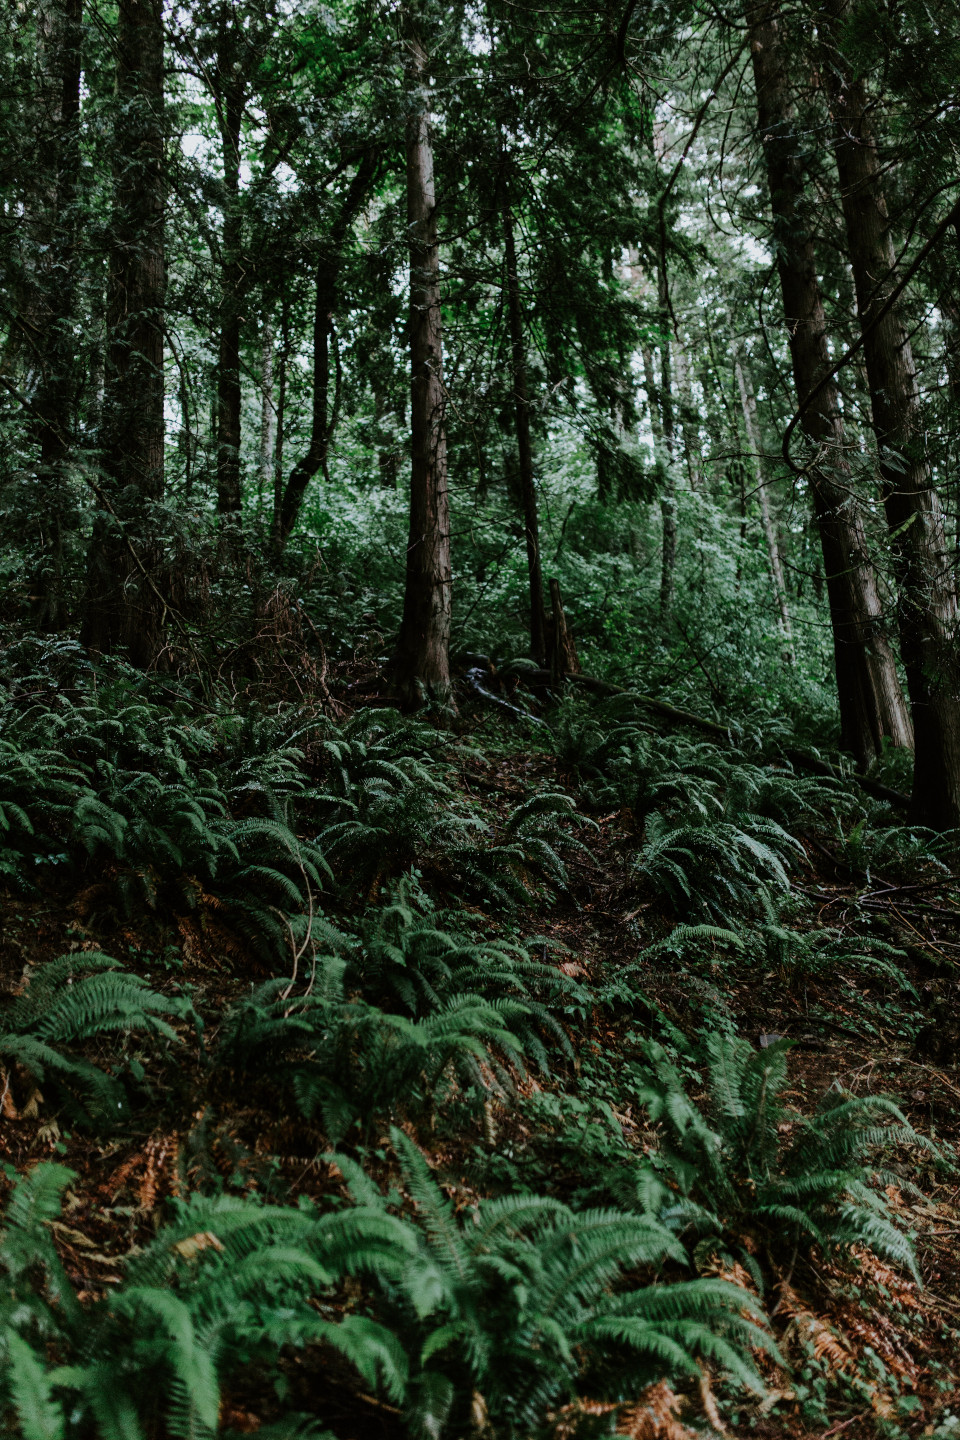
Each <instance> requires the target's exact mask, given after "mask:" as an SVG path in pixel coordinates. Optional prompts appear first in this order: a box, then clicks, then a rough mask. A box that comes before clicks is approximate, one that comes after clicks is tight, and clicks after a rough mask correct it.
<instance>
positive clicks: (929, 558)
mask: <svg viewBox="0 0 960 1440" xmlns="http://www.w3.org/2000/svg"><path fill="white" fill-rule="evenodd" d="M847 13H848V7H847V4H846V0H827V4H826V21H827V23H826V27H825V35H826V39H825V49H826V52H827V53H826V54H825V56H824V62H825V63H824V65H823V78H824V83H825V85H826V89H827V93H828V96H829V98H830V104H831V109H832V113H833V121H834V134H835V142H834V144H835V153H836V159H837V172H838V176H839V181H840V198H841V203H842V206H843V217H844V225H845V229H846V236H847V247H848V250H849V255H850V262H851V265H852V267H853V277H854V283H855V285H856V291H857V306H858V309H859V312H860V324H861V326H862V329H863V337H864V345H863V353H864V361H865V364H866V370H867V377H868V379H869V382H870V400H871V407H872V411H873V427H874V431H875V434H876V437H877V445H878V448H879V452H880V473H881V480H882V486H883V489H882V496H883V504H884V510H885V512H886V517H887V525H888V527H889V532H890V544H891V550H892V553H893V559H894V565H895V569H896V574H897V581H898V584H899V592H900V593H899V606H898V620H899V628H900V653H901V656H902V659H903V665H904V670H905V672H906V676H907V689H908V692H909V695H910V705H911V711H912V715H913V730H914V736H915V740H916V760H915V765H914V781H913V795H912V812H913V818H914V819H915V820H916V821H919V822H920V823H922V824H925V825H930V826H932V827H933V828H935V829H944V828H948V827H951V826H956V825H960V658H958V656H957V652H956V639H957V595H956V588H955V580H954V575H953V567H952V563H951V558H952V557H951V556H950V555H949V553H948V548H947V542H946V534H945V526H944V517H943V511H942V508H941V505H940V498H939V496H938V494H937V492H936V490H935V489H934V486H933V479H932V475H931V470H930V461H929V457H928V455H927V452H926V446H925V439H924V427H923V417H922V414H921V407H920V395H919V391H918V387H917V375H916V367H915V365H914V360H913V352H912V349H911V346H910V337H909V334H908V332H907V328H906V325H905V323H904V320H903V318H902V315H901V313H900V310H899V308H898V307H897V306H896V305H893V306H891V307H890V308H889V309H887V311H886V313H885V314H884V313H882V311H883V307H884V304H885V302H886V300H887V297H888V296H889V294H890V291H891V289H892V286H893V283H894V277H893V271H894V265H895V259H896V257H895V253H894V248H893V237H892V235H891V232H890V218H889V214H888V212H887V205H886V199H885V196H884V192H883V186H882V181H881V177H880V165H879V159H878V155H877V148H876V143H875V140H874V137H873V134H872V132H871V129H870V125H869V120H868V114H869V108H870V107H869V102H868V98H867V94H866V91H865V88H864V85H863V83H862V81H861V80H860V79H859V78H858V77H857V76H856V75H855V74H854V73H853V71H852V68H851V66H850V64H849V62H848V60H847V58H846V56H845V55H844V53H843V52H842V51H841V50H840V49H838V48H837V47H836V45H835V44H834V43H832V39H833V38H834V37H835V35H836V33H837V31H838V30H839V27H840V25H841V24H842V22H843V20H844V19H845V17H846V15H847Z"/></svg>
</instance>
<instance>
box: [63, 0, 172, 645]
mask: <svg viewBox="0 0 960 1440" xmlns="http://www.w3.org/2000/svg"><path fill="white" fill-rule="evenodd" d="M114 137H115V138H114V155H115V162H114V164H115V170H114V191H113V214H112V217H111V228H110V246H111V248H110V257H109V273H108V289H107V354H106V377H105V386H106V388H105V394H104V407H103V425H102V432H101V433H102V449H103V469H104V476H103V482H102V495H103V501H104V504H103V506H102V508H101V510H100V512H99V513H98V516H97V519H96V523H95V526H94V534H93V538H92V540H91V545H90V554H89V560H88V569H87V590H86V599H85V614H84V622H83V627H82V631H81V639H82V640H83V642H84V644H86V645H87V646H89V648H90V649H92V650H98V651H111V650H116V649H120V648H125V649H126V651H127V653H128V654H129V656H130V659H131V660H132V661H133V663H134V664H135V665H139V666H141V667H145V666H147V665H149V664H151V663H153V662H154V661H155V660H156V658H157V656H158V654H159V652H160V650H161V647H162V628H163V615H164V605H163V601H162V599H161V597H160V593H159V589H158V582H157V579H156V572H157V568H158V565H159V558H160V557H159V548H158V545H157V543H156V540H155V538H154V537H155V533H156V531H155V522H154V517H153V514H152V508H153V504H154V503H155V502H156V501H157V500H159V499H160V497H161V495H162V493H163V440H164V420H163V306H164V298H165V269H164V248H163V239H164V236H163V225H164V165H163V137H164V122H163V0H120V6H119V23H118V30H117V113H116V121H115V130H114Z"/></svg>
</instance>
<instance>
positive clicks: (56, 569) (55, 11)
mask: <svg viewBox="0 0 960 1440" xmlns="http://www.w3.org/2000/svg"><path fill="white" fill-rule="evenodd" d="M81 20H82V0H51V3H48V4H46V5H44V6H43V7H42V8H41V11H40V13H39V15H38V32H39V33H38V49H39V54H38V60H39V71H40V77H39V78H40V95H39V109H38V114H37V152H36V153H37V164H36V173H35V175H34V176H33V179H32V183H31V184H30V186H29V191H28V199H27V203H26V206H25V214H24V230H25V233H26V235H27V236H28V238H29V241H30V242H31V251H32V257H31V263H30V266H29V273H28V277H27V284H26V287H25V289H26V293H25V295H24V309H25V311H26V312H27V313H26V314H25V315H24V317H23V318H24V320H25V321H26V325H27V328H28V331H29V334H30V336H31V339H32V349H33V353H34V355H35V357H36V358H37V359H38V360H39V375H38V379H37V386H36V392H35V397H34V407H33V413H34V416H35V425H34V438H35V442H36V444H37V447H38V450H39V456H38V460H37V466H36V470H35V486H36V492H35V503H34V504H33V507H32V509H33V514H34V515H35V516H36V519H37V524H38V531H39V533H38V539H39V549H40V559H39V563H38V564H37V567H36V569H35V571H34V573H33V575H32V577H31V585H30V588H31V591H32V593H33V595H34V597H35V598H34V615H35V617H36V621H37V624H38V626H39V628H40V629H41V630H58V629H60V628H61V627H62V625H63V624H64V623H65V620H66V611H65V603H64V594H63V576H62V570H63V525H64V509H65V505H66V494H67V486H66V483H65V482H66V467H67V462H68V460H69V456H70V451H71V448H72V445H73V411H74V407H75V398H76V397H75V388H76V361H75V348H76V346H75V340H74V337H73V334H72V331H71V327H70V321H71V318H72V316H73V313H74V302H75V296H74V290H75V283H74V282H75V257H74V249H75V232H76V216H75V205H76V190H77V178H78V175H79V153H78V141H79V133H78V124H79V116H80V67H81V40H82V32H81Z"/></svg>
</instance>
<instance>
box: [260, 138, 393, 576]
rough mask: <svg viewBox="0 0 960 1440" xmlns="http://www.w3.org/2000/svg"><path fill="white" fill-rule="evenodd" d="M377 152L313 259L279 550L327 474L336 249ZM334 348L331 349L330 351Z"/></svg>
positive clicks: (332, 414) (366, 160) (333, 414)
mask: <svg viewBox="0 0 960 1440" xmlns="http://www.w3.org/2000/svg"><path fill="white" fill-rule="evenodd" d="M376 165H377V158H376V155H375V154H374V152H373V151H368V152H367V154H365V155H364V156H363V158H362V160H361V161H360V164H359V166H358V167H357V172H356V174H355V175H354V177H353V179H352V180H351V182H350V186H349V188H348V190H347V194H346V197H345V198H344V201H343V205H342V206H341V208H340V213H339V214H338V216H337V218H336V221H335V223H334V225H333V228H332V230H331V232H330V235H329V237H328V238H327V240H326V242H325V243H324V245H323V246H322V247H321V252H320V256H319V259H318V261H317V279H316V287H315V290H314V307H313V409H312V414H311V419H310V443H309V445H308V446H307V449H306V452H305V453H304V454H303V455H302V456H301V457H300V459H299V460H298V461H297V463H296V465H295V466H294V467H293V469H292V470H291V472H290V478H289V480H288V481H287V484H286V489H285V490H284V492H283V499H282V501H281V503H280V506H279V509H278V510H276V511H275V523H274V537H273V538H274V549H275V551H276V553H277V554H278V555H279V554H280V553H281V552H282V551H283V548H284V546H285V545H286V543H287V541H288V540H289V538H290V534H291V532H292V530H293V527H294V525H296V523H297V517H298V516H299V514H300V507H301V506H302V504H303V497H304V495H305V494H306V491H307V486H308V485H309V484H310V481H311V480H312V479H313V477H314V476H315V475H316V474H317V473H318V471H322V472H323V474H324V477H325V478H326V479H329V478H330V477H329V473H328V471H327V458H328V456H329V453H330V443H331V441H332V440H333V435H334V431H335V430H336V426H337V412H338V410H339V400H340V369H339V360H337V363H336V366H335V371H336V384H335V388H334V400H333V406H332V407H331V405H330V340H331V337H332V336H333V317H334V313H335V311H336V307H337V300H338V298H339V278H340V265H341V255H342V250H343V246H344V243H345V241H346V238H347V232H348V230H349V229H350V226H351V225H352V224H353V221H354V218H355V216H356V214H357V211H358V210H359V209H360V206H361V205H362V204H363V202H364V199H365V198H366V194H367V191H368V189H369V187H370V182H371V181H372V179H373V176H374V174H375V172H376ZM335 354H336V351H335Z"/></svg>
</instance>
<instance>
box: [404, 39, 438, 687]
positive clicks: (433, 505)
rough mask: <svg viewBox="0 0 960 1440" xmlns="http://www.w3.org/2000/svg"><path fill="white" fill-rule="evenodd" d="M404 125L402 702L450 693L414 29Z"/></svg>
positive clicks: (432, 218) (426, 171) (423, 132)
mask: <svg viewBox="0 0 960 1440" xmlns="http://www.w3.org/2000/svg"><path fill="white" fill-rule="evenodd" d="M406 46H407V55H408V60H407V72H408V93H409V101H410V104H409V110H408V118H407V131H406V151H407V231H408V236H409V245H410V429H411V437H410V438H411V449H412V463H411V471H410V535H409V540H408V543H407V571H406V585H405V589H404V597H403V619H402V621H401V625H400V635H399V638H398V640H397V649H396V655H395V658H394V670H395V674H396V679H397V685H398V688H399V690H400V692H401V694H402V696H403V697H404V699H405V701H406V702H407V703H408V704H410V705H412V706H418V705H422V704H423V703H424V702H425V701H426V700H427V699H433V700H436V701H440V702H441V703H443V702H446V701H448V700H449V698H450V653H449V652H450V613H451V596H452V575H451V569H450V514H449V495H448V491H447V441H446V429H445V424H444V394H443V374H442V361H443V350H442V341H441V321H440V250H439V246H438V242H437V216H436V197H435V193H434V185H433V146H432V141H431V136H430V116H429V110H428V104H427V100H428V96H427V90H426V80H427V57H426V54H425V52H424V49H423V46H422V44H421V43H420V40H419V38H418V36H417V35H416V34H415V33H412V31H408V34H407V39H406Z"/></svg>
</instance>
